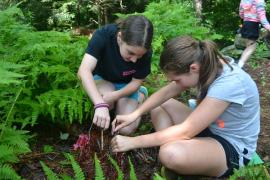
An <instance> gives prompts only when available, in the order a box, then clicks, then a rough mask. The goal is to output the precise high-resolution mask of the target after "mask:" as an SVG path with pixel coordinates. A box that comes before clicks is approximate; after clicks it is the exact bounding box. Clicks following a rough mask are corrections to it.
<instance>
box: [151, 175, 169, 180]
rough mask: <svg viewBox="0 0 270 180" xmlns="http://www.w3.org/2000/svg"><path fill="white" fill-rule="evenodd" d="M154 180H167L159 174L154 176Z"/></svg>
mask: <svg viewBox="0 0 270 180" xmlns="http://www.w3.org/2000/svg"><path fill="white" fill-rule="evenodd" d="M153 179H154V180H166V179H165V178H163V177H161V176H160V175H159V174H157V173H155V174H154V178H153Z"/></svg>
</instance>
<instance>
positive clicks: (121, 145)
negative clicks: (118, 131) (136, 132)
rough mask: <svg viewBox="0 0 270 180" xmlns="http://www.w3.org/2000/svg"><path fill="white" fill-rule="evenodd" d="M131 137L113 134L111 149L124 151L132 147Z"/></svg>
mask: <svg viewBox="0 0 270 180" xmlns="http://www.w3.org/2000/svg"><path fill="white" fill-rule="evenodd" d="M132 140H133V138H132V137H128V136H121V135H117V136H115V137H114V138H113V139H112V141H111V146H112V151H113V152H124V151H129V150H131V149H134V148H135V146H134V143H133V142H132Z"/></svg>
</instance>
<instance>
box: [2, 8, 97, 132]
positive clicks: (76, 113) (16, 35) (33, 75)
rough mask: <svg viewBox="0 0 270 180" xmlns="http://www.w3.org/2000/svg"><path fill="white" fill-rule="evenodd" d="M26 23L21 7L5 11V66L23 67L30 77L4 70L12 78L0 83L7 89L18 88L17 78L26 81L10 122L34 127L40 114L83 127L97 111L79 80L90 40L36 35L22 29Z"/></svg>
mask: <svg viewBox="0 0 270 180" xmlns="http://www.w3.org/2000/svg"><path fill="white" fill-rule="evenodd" d="M23 19H24V17H23V16H22V13H21V11H20V10H19V9H17V8H9V9H8V10H5V11H2V12H0V23H1V26H0V59H3V61H2V62H1V61H0V65H1V66H0V67H9V68H13V70H16V69H17V68H21V71H20V72H21V73H22V74H25V75H27V76H23V75H21V74H20V73H17V72H10V71H7V70H6V69H3V68H0V74H4V75H5V76H7V77H9V78H8V79H0V83H2V84H3V83H5V84H7V83H11V82H16V83H19V82H20V81H19V80H18V78H20V79H21V78H24V88H23V90H22V94H21V97H20V99H19V100H18V102H17V105H16V107H14V110H13V112H12V114H10V116H11V119H17V122H19V123H21V124H22V127H25V126H26V125H28V124H30V125H32V126H33V125H34V124H35V123H36V121H37V120H38V117H39V116H40V115H45V116H48V115H49V116H50V117H51V119H52V120H53V121H64V122H67V120H68V122H69V123H72V122H74V121H79V122H82V119H83V117H87V116H88V115H89V113H91V110H92V106H91V104H90V102H89V99H88V98H86V95H85V93H83V91H82V90H81V88H80V86H79V83H78V80H77V77H76V72H77V69H78V66H79V64H80V61H81V59H82V55H83V53H84V48H85V46H86V44H87V39H86V38H77V39H72V38H71V37H70V35H69V34H68V33H60V32H54V31H51V32H45V31H44V32H35V31H34V30H33V29H32V28H31V27H29V26H28V25H25V24H23V22H22V20H23ZM3 62H5V63H7V65H6V66H3V65H4V63H3ZM9 64H11V66H10V65H9ZM15 64H22V65H16V66H15ZM22 68H23V69H22ZM4 90H6V91H8V89H4ZM14 90H15V89H12V93H14V92H13V91H14ZM0 95H1V93H0ZM6 103H7V102H6V101H2V102H0V105H1V104H3V105H4V104H6ZM85 107H89V109H86V108H85ZM15 116H16V117H15ZM56 117H57V118H56Z"/></svg>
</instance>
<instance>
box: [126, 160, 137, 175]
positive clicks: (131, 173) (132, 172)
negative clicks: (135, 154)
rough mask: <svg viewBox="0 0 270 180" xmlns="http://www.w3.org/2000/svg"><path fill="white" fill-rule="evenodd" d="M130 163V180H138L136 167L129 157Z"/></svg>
mask: <svg viewBox="0 0 270 180" xmlns="http://www.w3.org/2000/svg"><path fill="white" fill-rule="evenodd" d="M128 163H129V167H130V172H129V179H130V180H137V176H136V173H135V169H134V166H133V164H132V161H131V160H130V157H128Z"/></svg>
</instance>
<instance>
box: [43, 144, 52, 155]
mask: <svg viewBox="0 0 270 180" xmlns="http://www.w3.org/2000/svg"><path fill="white" fill-rule="evenodd" d="M53 151H54V150H53V146H50V145H44V146H43V152H44V153H51V152H53Z"/></svg>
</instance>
